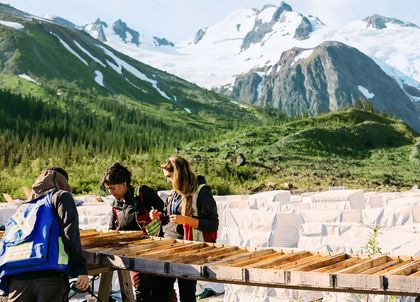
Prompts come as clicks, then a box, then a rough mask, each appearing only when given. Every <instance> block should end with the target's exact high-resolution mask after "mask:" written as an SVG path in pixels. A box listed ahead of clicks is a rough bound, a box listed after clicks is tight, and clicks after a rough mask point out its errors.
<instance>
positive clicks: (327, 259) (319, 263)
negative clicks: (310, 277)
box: [290, 254, 347, 272]
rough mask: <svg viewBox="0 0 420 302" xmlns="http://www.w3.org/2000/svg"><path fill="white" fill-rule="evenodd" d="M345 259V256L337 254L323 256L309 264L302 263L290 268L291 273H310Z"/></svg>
mask: <svg viewBox="0 0 420 302" xmlns="http://www.w3.org/2000/svg"><path fill="white" fill-rule="evenodd" d="M346 259H347V255H346V254H337V255H330V256H323V257H321V258H320V259H318V260H315V261H314V262H310V263H304V264H301V265H297V266H294V267H291V268H290V270H291V271H304V272H307V271H311V270H314V269H317V268H320V267H323V266H326V265H330V264H334V263H337V262H340V261H344V260H346Z"/></svg>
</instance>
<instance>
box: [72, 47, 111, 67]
mask: <svg viewBox="0 0 420 302" xmlns="http://www.w3.org/2000/svg"><path fill="white" fill-rule="evenodd" d="M74 44H76V46H77V47H79V49H80V50H81V51H83V52H84V53H85V54H86V55H87V56H88V57H90V58H91V59H92V60H93V61H95V62H96V63H98V64H99V65H101V66H102V67H106V65H105V64H104V63H102V61H101V60H99V59H98V58H97V57H95V56H94V55H92V54H91V53H90V52H89V51H88V50H87V49H86V48H84V47H83V46H82V45H80V44H79V43H78V42H77V41H74Z"/></svg>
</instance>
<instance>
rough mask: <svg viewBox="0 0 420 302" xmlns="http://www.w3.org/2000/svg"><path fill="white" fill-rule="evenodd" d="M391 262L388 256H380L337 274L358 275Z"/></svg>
mask: <svg viewBox="0 0 420 302" xmlns="http://www.w3.org/2000/svg"><path fill="white" fill-rule="evenodd" d="M389 260H391V258H389V257H388V256H379V257H373V258H367V259H366V260H364V261H362V262H360V263H357V264H355V265H353V266H350V267H348V268H345V269H343V270H341V271H338V272H335V273H336V274H358V273H361V272H363V271H366V270H368V269H371V268H372V267H374V266H377V265H381V264H384V263H386V262H388V261H389Z"/></svg>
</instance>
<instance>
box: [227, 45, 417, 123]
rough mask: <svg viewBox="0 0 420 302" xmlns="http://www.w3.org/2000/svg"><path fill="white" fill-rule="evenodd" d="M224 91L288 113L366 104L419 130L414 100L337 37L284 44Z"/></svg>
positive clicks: (293, 114) (366, 58)
mask: <svg viewBox="0 0 420 302" xmlns="http://www.w3.org/2000/svg"><path fill="white" fill-rule="evenodd" d="M225 93H226V94H228V95H229V96H231V97H234V98H237V99H239V100H241V101H243V102H246V103H250V104H255V105H259V106H263V107H273V108H276V109H278V110H280V111H281V112H284V113H285V114H287V115H288V116H301V115H305V114H310V115H316V114H319V113H321V112H328V111H335V110H337V109H339V108H343V107H354V106H363V105H368V104H369V106H372V108H373V109H374V110H376V111H379V112H388V113H390V114H392V115H394V116H396V117H399V118H401V119H403V120H405V121H406V122H407V123H408V124H409V125H411V126H412V127H413V128H414V129H416V130H417V131H420V119H419V116H420V111H418V107H417V105H418V104H417V103H415V102H413V101H411V100H410V98H409V97H408V96H407V94H406V93H405V92H404V91H403V90H402V89H401V87H400V86H399V84H398V83H397V82H396V81H394V80H393V79H392V78H391V77H389V76H388V75H387V74H386V73H385V72H384V71H383V70H382V69H381V68H380V67H379V66H378V65H377V64H376V63H375V62H374V61H373V60H372V59H371V58H369V57H368V56H366V55H365V54H363V53H362V52H360V51H359V50H357V49H356V48H353V47H349V46H347V45H345V44H343V43H340V42H323V43H322V44H320V45H319V46H317V47H315V48H312V49H302V48H292V49H291V50H287V51H285V52H283V54H282V55H281V58H280V60H279V61H278V62H277V63H275V64H274V65H273V66H270V67H262V68H256V69H253V70H252V71H250V72H248V73H246V74H243V75H240V76H238V77H237V78H236V80H235V84H234V85H233V88H232V89H231V90H228V91H225ZM396 100H398V101H396Z"/></svg>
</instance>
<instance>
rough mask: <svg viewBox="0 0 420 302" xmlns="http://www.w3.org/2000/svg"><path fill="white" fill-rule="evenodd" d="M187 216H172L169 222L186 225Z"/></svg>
mask: <svg viewBox="0 0 420 302" xmlns="http://www.w3.org/2000/svg"><path fill="white" fill-rule="evenodd" d="M186 218H187V217H186V216H182V215H170V216H169V221H170V222H172V223H175V224H184V223H186Z"/></svg>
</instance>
